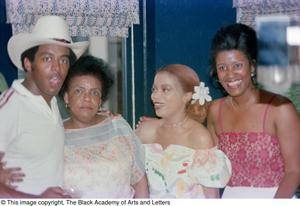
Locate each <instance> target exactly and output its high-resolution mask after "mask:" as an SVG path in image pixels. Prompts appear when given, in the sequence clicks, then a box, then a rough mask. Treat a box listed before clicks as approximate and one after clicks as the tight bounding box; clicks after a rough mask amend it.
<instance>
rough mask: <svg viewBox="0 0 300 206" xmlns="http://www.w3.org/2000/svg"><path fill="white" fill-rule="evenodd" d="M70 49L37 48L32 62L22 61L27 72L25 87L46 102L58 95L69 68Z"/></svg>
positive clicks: (57, 47)
mask: <svg viewBox="0 0 300 206" xmlns="http://www.w3.org/2000/svg"><path fill="white" fill-rule="evenodd" d="M69 56H70V49H69V48H67V47H63V46H57V45H51V44H45V45H41V46H39V48H38V51H37V53H36V54H35V56H34V60H33V62H30V61H29V59H28V58H25V59H24V63H25V67H26V70H27V74H26V75H27V76H26V80H27V84H26V87H27V89H28V90H29V91H31V92H32V93H33V94H35V95H41V96H43V97H44V99H45V100H46V101H47V102H50V100H51V98H52V97H53V96H55V95H57V94H58V92H59V90H60V88H61V86H62V84H63V82H64V80H65V78H66V75H67V73H68V70H69V67H70V60H69Z"/></svg>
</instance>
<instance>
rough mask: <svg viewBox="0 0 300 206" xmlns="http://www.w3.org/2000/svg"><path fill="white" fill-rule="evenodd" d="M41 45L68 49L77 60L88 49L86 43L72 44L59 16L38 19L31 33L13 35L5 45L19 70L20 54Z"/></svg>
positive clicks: (64, 24)
mask: <svg viewBox="0 0 300 206" xmlns="http://www.w3.org/2000/svg"><path fill="white" fill-rule="evenodd" d="M42 44H55V45H60V46H65V47H68V48H70V49H71V50H72V51H73V52H74V53H75V55H76V57H77V58H79V57H80V56H81V55H82V54H83V52H84V51H85V50H86V48H87V47H88V45H89V43H88V41H82V42H76V43H73V42H72V39H71V36H70V35H69V28H68V25H67V23H66V21H65V20H64V19H63V18H62V17H59V16H43V17H41V18H39V19H38V21H37V23H36V25H35V26H34V28H33V30H32V32H31V33H19V34H16V35H13V36H12V37H11V38H10V39H9V41H8V44H7V50H8V55H9V57H10V59H11V61H12V62H13V63H14V64H15V65H16V66H17V67H18V68H19V69H21V70H23V67H22V62H21V54H22V53H23V52H24V51H26V50H27V49H30V48H32V47H35V46H38V45H42Z"/></svg>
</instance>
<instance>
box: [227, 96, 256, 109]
mask: <svg viewBox="0 0 300 206" xmlns="http://www.w3.org/2000/svg"><path fill="white" fill-rule="evenodd" d="M232 99H233V98H232V97H230V100H229V102H230V105H231V107H232V108H233V109H234V110H235V111H244V110H247V109H248V108H249V107H251V106H252V105H253V104H255V102H253V103H250V104H249V105H247V104H246V105H245V106H246V107H245V108H242V107H240V106H239V105H238V104H236V103H234V102H233V100H232Z"/></svg>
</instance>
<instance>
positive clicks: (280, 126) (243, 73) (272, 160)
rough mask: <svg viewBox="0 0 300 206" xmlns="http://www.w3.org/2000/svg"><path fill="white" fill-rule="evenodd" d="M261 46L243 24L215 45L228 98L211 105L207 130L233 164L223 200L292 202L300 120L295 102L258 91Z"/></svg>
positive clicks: (298, 178)
mask: <svg viewBox="0 0 300 206" xmlns="http://www.w3.org/2000/svg"><path fill="white" fill-rule="evenodd" d="M256 45H257V39H256V33H255V31H254V30H253V29H252V28H250V27H248V26H246V25H243V24H233V25H229V26H227V27H224V28H221V29H220V30H219V31H218V32H217V33H216V35H215V36H214V38H213V41H212V47H211V68H212V76H213V77H215V78H216V79H217V81H218V82H219V83H220V85H221V86H222V88H223V89H224V90H225V91H226V93H227V96H225V97H224V98H221V99H218V100H215V101H214V102H213V103H212V105H211V107H210V110H209V115H208V129H209V130H210V133H211V135H212V136H213V137H214V139H215V140H216V142H217V143H218V145H219V148H220V149H221V150H222V151H223V152H224V153H225V154H226V155H227V156H228V158H229V159H230V161H231V163H232V177H231V179H230V181H229V183H228V185H227V187H226V188H225V191H224V194H223V198H273V197H275V198H290V197H293V195H294V194H295V191H296V190H297V187H298V186H299V184H300V119H299V115H298V114H297V112H296V109H295V107H294V105H293V104H292V102H291V101H290V100H288V99H287V98H285V97H283V96H280V95H277V94H273V93H271V92H268V91H265V90H262V89H259V88H258V87H257V86H256V85H255V83H254V81H253V78H254V76H255V72H256V62H257V46H256Z"/></svg>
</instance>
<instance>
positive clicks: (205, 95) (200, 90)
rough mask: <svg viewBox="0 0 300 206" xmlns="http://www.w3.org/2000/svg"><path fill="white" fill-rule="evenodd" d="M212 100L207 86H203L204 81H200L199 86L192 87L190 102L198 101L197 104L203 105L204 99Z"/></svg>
mask: <svg viewBox="0 0 300 206" xmlns="http://www.w3.org/2000/svg"><path fill="white" fill-rule="evenodd" d="M211 100H212V98H211V96H210V95H209V89H208V87H205V84H204V82H200V84H199V86H195V87H194V93H193V96H192V104H194V103H195V102H197V101H199V104H200V105H201V106H202V105H204V103H205V101H207V102H210V101H211Z"/></svg>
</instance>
